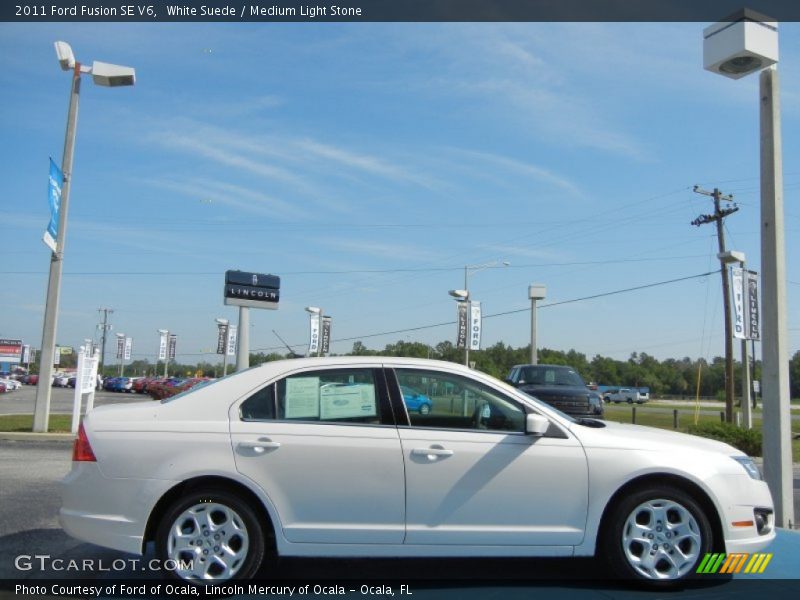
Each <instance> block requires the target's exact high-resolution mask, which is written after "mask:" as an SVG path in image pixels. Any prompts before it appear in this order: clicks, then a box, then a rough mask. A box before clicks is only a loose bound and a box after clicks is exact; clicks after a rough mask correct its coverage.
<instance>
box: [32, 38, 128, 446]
mask: <svg viewBox="0 0 800 600" xmlns="http://www.w3.org/2000/svg"><path fill="white" fill-rule="evenodd" d="M55 50H56V56H57V57H58V62H59V64H60V65H61V68H62V69H63V70H65V71H70V70H71V71H72V86H71V91H70V99H69V111H68V113H67V132H66V135H65V138H64V156H63V159H62V161H61V172H62V173H63V174H64V183H63V185H62V188H61V206H60V210H59V215H58V240H57V245H56V249H55V250H54V251H53V252H52V254H51V256H50V276H49V279H48V282H47V298H46V300H45V311H44V325H43V327H42V349H41V353H40V355H39V356H40V358H39V374H40V375H39V383H38V385H37V387H36V405H35V408H34V414H33V431H35V432H38V433H44V432H46V431H47V428H48V425H49V420H50V382H51V381H52V379H53V356H54V354H55V340H56V328H57V326H58V303H59V297H60V295H61V269H62V266H63V265H62V263H63V260H64V246H65V243H66V237H67V211H68V209H69V192H70V188H71V187H72V160H73V155H74V153H75V133H76V129H77V125H78V103H79V99H80V90H81V74H84V73H86V74H92V77H93V80H94V82H95V83H96V84H97V85H102V86H107V87H117V86H128V85H133V84H134V83H135V82H136V72H135V70H134V69H132V68H130V67H122V66H119V65H110V64H108V63H98V62H95V63H93V64H92V66H91V67H87V66H84V65H82V64H81V63H79V62H78V61H76V60H75V55H74V54H73V52H72V48H71V47H70V45H69V44H67V43H66V42H56V43H55Z"/></svg>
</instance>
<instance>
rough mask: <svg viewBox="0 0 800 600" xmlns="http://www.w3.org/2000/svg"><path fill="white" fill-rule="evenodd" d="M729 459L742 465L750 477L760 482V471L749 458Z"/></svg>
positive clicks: (733, 457) (734, 457)
mask: <svg viewBox="0 0 800 600" xmlns="http://www.w3.org/2000/svg"><path fill="white" fill-rule="evenodd" d="M731 458H732V459H733V460H735V461H736V462H738V463H739V464H740V465H742V466H743V467H744V470H745V471H747V474H748V475H750V477H752V478H753V479H757V480H759V481H761V471H759V470H758V467H757V466H756V463H755V462H754V461H753V459H752V458H750V457H749V456H731Z"/></svg>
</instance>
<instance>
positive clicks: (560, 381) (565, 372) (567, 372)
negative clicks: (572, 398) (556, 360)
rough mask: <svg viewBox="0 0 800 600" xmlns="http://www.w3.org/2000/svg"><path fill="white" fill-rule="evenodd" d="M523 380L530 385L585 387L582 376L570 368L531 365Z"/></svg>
mask: <svg viewBox="0 0 800 600" xmlns="http://www.w3.org/2000/svg"><path fill="white" fill-rule="evenodd" d="M522 378H523V379H524V380H525V383H526V384H530V385H565V386H570V387H585V385H584V383H583V380H582V379H581V376H580V375H578V374H577V373H576V372H575V371H574V370H572V369H570V368H569V367H553V366H546V365H531V366H528V367H525V369H524V370H523V373H522Z"/></svg>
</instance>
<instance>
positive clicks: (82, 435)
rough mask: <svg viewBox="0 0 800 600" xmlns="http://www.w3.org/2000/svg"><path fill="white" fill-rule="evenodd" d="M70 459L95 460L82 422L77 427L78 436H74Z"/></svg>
mask: <svg viewBox="0 0 800 600" xmlns="http://www.w3.org/2000/svg"><path fill="white" fill-rule="evenodd" d="M72 461H73V462H97V459H96V458H95V456H94V452H93V451H92V446H91V444H90V443H89V438H87V437H86V432H85V431H84V429H83V423H81V426H80V427H79V428H78V437H76V438H75V443H74V445H73V446H72Z"/></svg>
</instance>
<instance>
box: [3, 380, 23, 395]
mask: <svg viewBox="0 0 800 600" xmlns="http://www.w3.org/2000/svg"><path fill="white" fill-rule="evenodd" d="M0 383H2V384H3V385H4V386H6V391H7V392H15V391H17V390H18V389H20V388H21V387H22V384H21V383H20V382H19V381H17V380H16V379H8V378H5V377H0Z"/></svg>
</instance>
